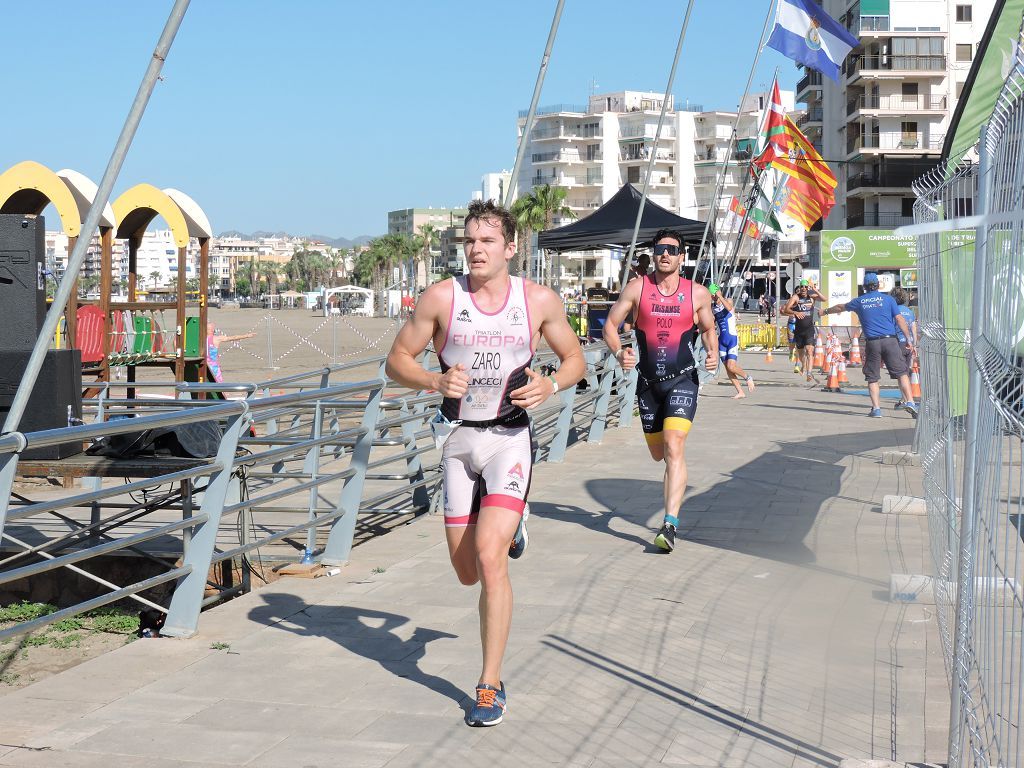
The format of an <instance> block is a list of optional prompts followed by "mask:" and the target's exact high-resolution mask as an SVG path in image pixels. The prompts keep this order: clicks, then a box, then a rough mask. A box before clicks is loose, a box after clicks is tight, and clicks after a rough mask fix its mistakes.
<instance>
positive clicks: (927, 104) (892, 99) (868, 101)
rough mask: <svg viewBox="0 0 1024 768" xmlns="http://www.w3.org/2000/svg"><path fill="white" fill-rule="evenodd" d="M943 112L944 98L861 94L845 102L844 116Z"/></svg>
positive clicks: (944, 109) (944, 107)
mask: <svg viewBox="0 0 1024 768" xmlns="http://www.w3.org/2000/svg"><path fill="white" fill-rule="evenodd" d="M945 111H946V97H945V96H929V95H925V94H918V95H917V96H904V95H902V94H898V93H897V94H892V95H891V96H871V95H867V94H862V95H860V96H858V97H857V98H853V99H849V100H848V101H847V102H846V114H847V115H848V116H851V117H854V116H856V115H857V114H858V113H861V112H869V113H872V114H875V113H877V114H885V113H893V114H897V115H906V114H915V113H928V112H936V113H942V112H945Z"/></svg>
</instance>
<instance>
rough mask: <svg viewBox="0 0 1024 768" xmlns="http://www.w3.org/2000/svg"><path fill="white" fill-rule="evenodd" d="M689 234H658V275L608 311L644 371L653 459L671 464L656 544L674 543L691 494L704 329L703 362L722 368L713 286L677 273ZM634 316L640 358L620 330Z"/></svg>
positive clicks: (635, 284)
mask: <svg viewBox="0 0 1024 768" xmlns="http://www.w3.org/2000/svg"><path fill="white" fill-rule="evenodd" d="M682 245H683V238H682V235H680V234H679V233H677V232H674V231H672V230H661V231H660V232H658V234H657V235H655V237H654V272H653V273H651V274H650V275H648V276H647V277H645V278H644V279H643V280H633V281H632V282H630V283H629V285H627V286H626V288H625V290H623V291H622V293H621V294H620V295H619V299H618V301H616V302H615V304H614V305H613V306H612V308H611V310H610V311H609V313H608V321H607V322H606V323H605V326H604V340H605V343H606V344H607V345H608V351H609V352H611V353H612V354H613V355H615V359H616V360H618V361H619V364H620V365H621V366H622V367H623V368H624V369H626V370H629V369H631V368H634V367H639V369H640V380H639V382H638V385H637V393H636V399H637V405H638V406H639V409H640V421H641V424H642V425H643V431H644V437H645V438H646V440H647V448H648V450H649V451H650V452H651V458H652V459H654V460H655V461H664V462H665V489H664V496H665V519H664V523H663V525H662V526H661V530H660V531H658V535H657V536H656V537H655V539H654V543H655V544H656V545H657V546H658V547H660V548H661V549H663V550H665V551H666V552H671V551H672V549H673V548H674V547H675V538H676V528H678V526H679V509H680V507H681V506H682V503H683V494H684V492H685V491H686V454H685V448H686V436H687V434H688V433H689V431H690V427H691V426H692V425H693V418H694V415H695V414H696V412H697V386H698V381H697V361H696V360H695V358H694V352H693V348H694V344H695V342H696V339H697V334H698V333H699V334H700V336H701V339H702V341H703V343H704V349H706V350H707V358H706V359H705V361H704V366H705V368H706V369H707V370H709V371H715V370H717V369H718V334H717V333H716V329H715V318H714V315H713V314H712V311H711V294H710V293H708V290H707V288H705V287H704V286H702V285H700V284H698V283H694V282H693V281H691V280H687V279H686V278H684V277H683V276H682V275H680V274H679V267H680V265H681V263H682V259H683V255H682ZM627 317H632V318H633V323H634V327H635V331H636V337H637V349H638V350H639V353H640V354H639V360H638V359H637V357H636V355H635V354H634V353H633V350H632V349H630V348H624V347H622V345H621V342H620V339H619V334H618V332H617V331H616V329H617V328H618V327H619V324H620V323H621V322H622V321H623V320H625V319H626V318H627Z"/></svg>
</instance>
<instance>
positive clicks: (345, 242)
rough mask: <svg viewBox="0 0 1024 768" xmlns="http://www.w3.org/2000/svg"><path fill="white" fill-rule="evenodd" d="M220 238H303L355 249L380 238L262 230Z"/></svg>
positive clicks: (232, 232) (332, 245) (223, 235)
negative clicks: (349, 237)
mask: <svg viewBox="0 0 1024 768" xmlns="http://www.w3.org/2000/svg"><path fill="white" fill-rule="evenodd" d="M218 237H240V238H242V239H243V240H257V239H259V238H261V237H301V238H302V239H303V240H315V241H317V242H319V243H326V244H327V245H329V246H331V247H332V248H353V247H355V246H357V245H366V244H367V243H368V242H370V241H371V240H372V239H373V238H375V237H379V235H359V237H355V238H352V239H351V240H349V239H348V238H347V237H328V236H327V235H292V234H290V233H288V232H264V231H262V230H259V231H256V232H239V231H238V230H235V229H229V230H227V231H226V232H221V233H220V234H219V235H218Z"/></svg>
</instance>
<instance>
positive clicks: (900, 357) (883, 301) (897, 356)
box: [822, 272, 917, 419]
mask: <svg viewBox="0 0 1024 768" xmlns="http://www.w3.org/2000/svg"><path fill="white" fill-rule="evenodd" d="M864 290H865V291H866V293H865V294H864V295H862V296H858V297H857V298H856V299H853V300H852V301H848V302H846V303H845V304H836V305H834V306H831V307H829V308H828V309H826V310H825V311H824V312H822V314H824V315H832V314H837V313H839V312H856V313H857V317H858V318H859V319H860V324H861V327H862V328H863V329H864V338H865V344H864V378H865V379H866V380H867V382H868V394H869V395H870V397H871V410H870V411H869V412H868V416H871V417H872V418H876V419H880V418H882V408H881V405H880V389H881V388H880V385H879V383H878V381H879V378H880V376H881V363H882V361H883V360H884V361H885V367H886V369H887V370H888V371H889V376H890V377H891V378H893V379H896V380H897V381H898V382H899V386H900V393H901V394H902V396H903V399H902V401H901V402H902V403H903V410H905V411H906V412H907V413H909V414H910V415H911V416H913V417H914V418H915V419H916V418H917V404H916V403H915V402H914V397H913V395H911V393H910V375H909V374H910V369H909V368H908V367H907V361H906V358H905V357H904V354H903V350H902V349H901V348H900V343H899V341H898V340H897V338H896V331H897V329H899V330H900V331H902V332H903V337H904V338H905V339H907V340H908V341H907V342H906V345H905V346H906V347H909V348H910V350H911V351H913V343H912V342H911V341H910V339H911V338H913V337H912V335H911V332H910V326H908V325H907V321H906V320H904V319H903V316H902V315H901V314H900V312H899V307H898V306H897V304H896V302H895V301H894V300H893V298H892V296H890V295H889V294H887V293H882V292H881V291H879V290H878V275H876V274H875V273H874V272H867V273H866V274H865V275H864Z"/></svg>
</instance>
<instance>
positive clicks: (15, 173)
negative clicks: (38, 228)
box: [0, 160, 82, 237]
mask: <svg viewBox="0 0 1024 768" xmlns="http://www.w3.org/2000/svg"><path fill="white" fill-rule="evenodd" d="M49 203H53V207H54V208H56V209H57V215H58V216H60V224H61V229H63V230H64V234H66V235H67V236H68V237H78V235H79V234H80V233H81V231H82V216H81V214H80V212H79V210H78V204H77V203H76V202H75V197H74V195H73V194H72V193H71V190H70V189H68V185H67V184H66V183H65V182H64V181H63V180H62V179H61V178H60V177H59V176H58V175H57V174H55V173H54V172H53V171H51V170H50V169H49V168H47V167H46V166H45V165H40V164H39V163H36V162H33V161H32V160H25V161H23V162H20V163H18V164H17V165H12V166H11V167H10V168H8V169H7V170H6V171H4V172H3V173H2V174H0V213H14V214H21V215H29V216H38V215H39V214H41V213H42V212H43V209H44V208H46V206H47V205H48V204H49Z"/></svg>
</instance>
